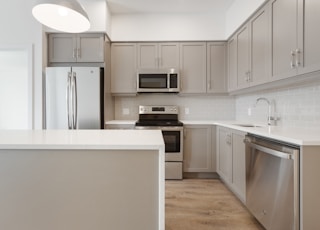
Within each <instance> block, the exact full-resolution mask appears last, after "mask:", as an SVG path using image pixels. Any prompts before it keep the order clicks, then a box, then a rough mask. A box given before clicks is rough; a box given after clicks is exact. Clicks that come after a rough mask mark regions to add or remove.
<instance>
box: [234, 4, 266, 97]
mask: <svg viewBox="0 0 320 230" xmlns="http://www.w3.org/2000/svg"><path fill="white" fill-rule="evenodd" d="M270 19H271V16H270V10H269V8H268V7H263V8H262V9H260V10H259V11H258V12H256V14H255V15H254V16H253V17H252V18H251V19H250V20H249V21H248V22H247V23H246V24H245V25H244V26H243V27H241V28H240V29H239V30H238V31H237V32H236V34H235V35H234V36H233V37H232V38H231V39H230V40H229V42H228V47H229V68H228V69H229V81H230V82H229V86H228V87H229V91H234V90H238V89H243V88H247V87H250V86H254V85H259V84H262V83H266V82H268V81H269V80H270V77H269V76H270V74H271V52H270V50H271V23H270Z"/></svg>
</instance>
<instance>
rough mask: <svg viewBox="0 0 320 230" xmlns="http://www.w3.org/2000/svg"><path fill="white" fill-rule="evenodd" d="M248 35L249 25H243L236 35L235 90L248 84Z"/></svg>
mask: <svg viewBox="0 0 320 230" xmlns="http://www.w3.org/2000/svg"><path fill="white" fill-rule="evenodd" d="M249 36H250V33H249V24H246V25H244V26H243V27H242V28H241V29H240V31H239V32H238V33H237V35H236V38H237V82H238V85H237V88H242V87H244V86H246V85H247V84H249V82H250V56H249V54H250V50H249V48H250V38H249Z"/></svg>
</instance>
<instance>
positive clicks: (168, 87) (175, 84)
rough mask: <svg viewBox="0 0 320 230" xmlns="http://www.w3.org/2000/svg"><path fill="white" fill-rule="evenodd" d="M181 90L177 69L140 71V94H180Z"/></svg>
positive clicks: (138, 89) (138, 83)
mask: <svg viewBox="0 0 320 230" xmlns="http://www.w3.org/2000/svg"><path fill="white" fill-rule="evenodd" d="M179 90H180V79H179V73H178V71H176V70H175V69H170V70H139V71H138V74H137V92H138V93H157V92H159V93H162V92H163V93H165V92H167V93H178V92H179Z"/></svg>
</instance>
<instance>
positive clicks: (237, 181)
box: [232, 131, 246, 202]
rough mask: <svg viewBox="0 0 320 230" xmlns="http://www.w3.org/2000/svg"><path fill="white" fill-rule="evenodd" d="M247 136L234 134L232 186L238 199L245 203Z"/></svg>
mask: <svg viewBox="0 0 320 230" xmlns="http://www.w3.org/2000/svg"><path fill="white" fill-rule="evenodd" d="M244 138H245V134H242V133H238V132H235V131H233V133H232V162H233V164H232V184H233V189H234V191H235V192H236V193H237V195H238V197H239V198H240V199H241V200H242V201H243V202H245V197H246V161H245V160H246V152H245V144H244V142H243V140H244Z"/></svg>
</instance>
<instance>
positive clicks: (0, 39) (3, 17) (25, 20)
mask: <svg viewBox="0 0 320 230" xmlns="http://www.w3.org/2000/svg"><path fill="white" fill-rule="evenodd" d="M32 6H33V1H25V0H10V1H1V7H0V28H1V36H0V44H1V45H6V44H7V45H11V46H14V45H17V44H25V45H33V54H34V58H33V79H34V83H33V88H34V98H33V103H34V109H33V114H34V127H35V128H38V129H39V128H42V26H41V25H40V24H39V23H38V22H37V21H36V20H35V19H34V18H33V17H32V14H31V9H32Z"/></svg>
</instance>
